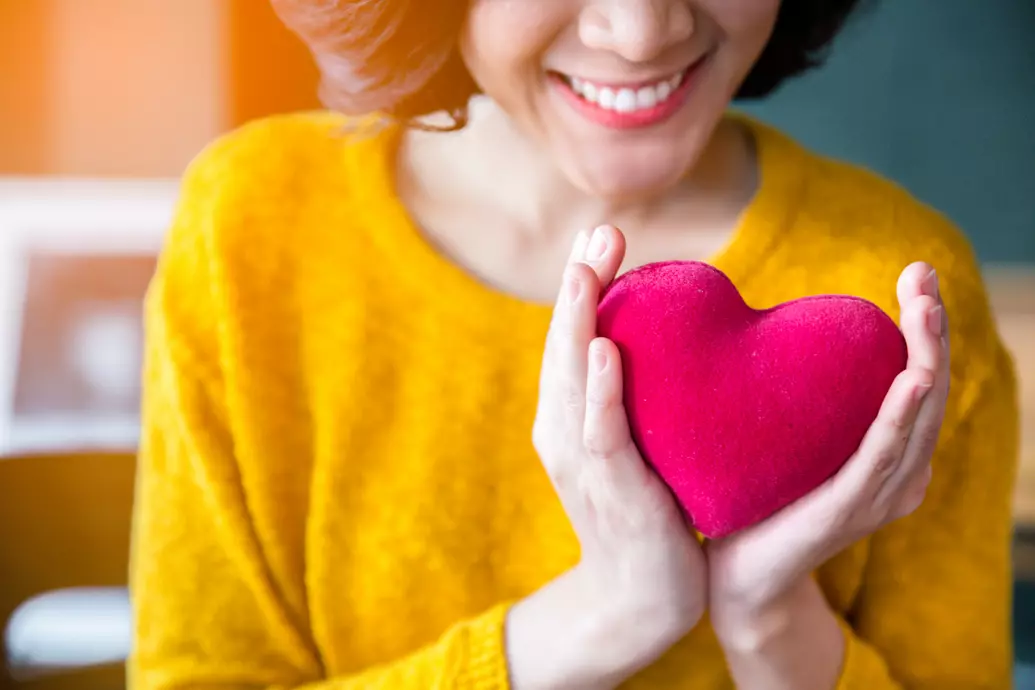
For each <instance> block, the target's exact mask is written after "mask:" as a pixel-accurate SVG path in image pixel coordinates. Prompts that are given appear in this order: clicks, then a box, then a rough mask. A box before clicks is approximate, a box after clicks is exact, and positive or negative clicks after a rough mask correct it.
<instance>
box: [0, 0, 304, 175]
mask: <svg viewBox="0 0 1035 690" xmlns="http://www.w3.org/2000/svg"><path fill="white" fill-rule="evenodd" d="M316 88H317V74H316V69H315V67H314V66H313V64H312V60H311V59H310V56H309V52H308V50H306V48H305V46H303V45H302V43H301V42H300V41H299V40H298V39H297V38H296V37H295V36H294V35H293V34H291V33H290V32H288V30H287V29H286V28H284V26H283V25H282V24H280V22H279V20H277V18H276V16H275V15H274V13H273V10H272V9H271V7H270V4H269V2H268V0H0V175H4V174H8V175H10V174H15V175H22V174H51V175H83V176H142V177H166V176H178V175H179V174H180V173H181V172H182V170H183V168H184V166H185V165H186V164H187V163H188V162H189V161H190V159H191V158H192V157H193V156H194V155H195V154H196V153H197V152H198V151H199V150H200V149H201V148H202V147H204V146H205V144H206V143H207V142H209V141H211V140H212V139H213V138H214V137H216V136H218V135H219V134H220V133H221V132H223V131H225V130H227V129H228V128H231V127H234V126H237V125H239V124H241V123H243V122H245V121H247V120H250V119H252V118H255V117H261V116H263V115H268V114H271V113H275V112H283V111H286V110H299V109H308V108H314V107H319V103H318V101H317V98H316Z"/></svg>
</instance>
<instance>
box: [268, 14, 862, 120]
mask: <svg viewBox="0 0 1035 690" xmlns="http://www.w3.org/2000/svg"><path fill="white" fill-rule="evenodd" d="M859 1H860V0H782V3H781V5H780V10H779V13H778V15H777V19H776V26H775V28H774V30H773V35H772V37H771V38H770V39H769V43H768V44H767V45H766V47H765V49H764V50H763V51H762V54H761V56H760V57H759V59H758V61H757V62H756V63H755V66H754V67H753V68H752V70H751V72H750V73H749V74H748V76H747V78H746V79H745V80H744V83H743V84H742V85H741V87H740V89H739V91H738V92H737V95H736V98H737V99H738V100H743V99H758V98H762V97H764V96H766V95H768V94H770V93H772V92H773V91H774V90H775V89H776V88H777V87H778V86H779V85H780V84H781V83H783V82H784V81H785V80H787V79H789V78H790V77H793V76H795V75H798V74H801V73H803V72H805V71H807V70H809V69H811V68H813V67H816V66H817V65H819V64H821V63H822V61H823V57H824V55H825V51H826V48H827V47H828V46H829V44H830V42H831V41H832V40H833V39H834V37H835V36H836V35H837V33H838V32H839V31H840V30H841V27H842V26H843V25H844V22H845V20H846V19H847V18H848V15H849V14H851V12H852V10H853V9H854V8H855V7H856V5H858V4H859ZM272 2H273V6H274V9H275V10H276V12H277V14H278V15H279V16H280V18H281V20H282V21H283V22H284V23H285V24H287V26H288V27H289V28H290V29H292V30H293V31H294V32H295V33H297V34H298V35H299V36H300V37H301V38H302V39H303V40H304V41H305V42H306V43H307V44H308V45H309V48H310V50H311V51H312V53H313V57H314V58H315V60H316V63H317V65H318V66H319V68H320V71H321V74H322V81H321V86H320V97H321V99H322V100H323V102H324V104H325V105H326V106H327V107H328V108H331V109H333V110H337V111H340V112H342V113H345V114H347V115H367V114H371V113H382V114H384V115H387V116H389V117H392V118H395V119H399V120H406V121H412V120H414V119H416V118H419V117H421V116H424V115H429V114H431V113H435V112H439V111H445V112H448V113H449V114H450V115H452V117H453V120H454V122H455V124H456V126H458V127H459V126H463V124H464V122H465V121H466V111H467V104H468V101H469V100H470V98H471V96H473V95H474V94H476V93H478V90H479V89H478V86H477V84H475V82H474V79H472V78H471V75H470V74H469V73H468V71H467V68H466V67H465V66H464V63H463V61H462V60H461V58H460V51H459V50H458V48H457V36H458V34H459V32H460V28H461V26H462V24H463V21H464V18H465V14H466V12H467V6H468V3H467V0H440V1H439V2H433V1H432V0H272ZM432 8H433V9H432Z"/></svg>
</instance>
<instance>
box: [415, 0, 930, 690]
mask: <svg viewBox="0 0 1035 690" xmlns="http://www.w3.org/2000/svg"><path fill="white" fill-rule="evenodd" d="M778 9H779V0H472V2H471V6H470V11H469V15H468V18H467V22H466V25H465V28H464V31H463V35H462V37H461V44H460V45H461V51H462V54H463V56H464V59H465V61H466V63H467V65H468V68H469V69H470V71H471V73H472V74H473V75H474V77H475V79H476V80H477V82H478V83H479V85H480V86H481V88H482V89H483V91H484V92H485V96H484V97H483V98H480V99H478V100H477V102H476V103H475V104H474V106H473V108H472V120H471V124H470V125H469V126H468V127H467V128H465V129H464V130H462V131H461V132H458V133H452V134H426V133H421V132H417V131H414V132H410V133H409V134H407V136H406V139H405V140H404V142H403V146H402V147H401V149H400V154H399V161H398V163H399V170H398V186H399V191H400V195H401V197H402V199H403V202H404V203H405V204H406V205H407V207H408V209H409V210H410V212H411V214H412V216H413V217H414V218H415V219H416V221H417V222H418V223H419V224H420V226H421V228H422V230H423V231H424V232H425V233H426V235H428V237H429V239H430V240H431V241H433V242H434V243H435V244H436V246H438V247H439V248H441V250H442V251H443V252H445V253H446V254H447V255H449V256H450V257H451V258H452V259H453V260H454V261H455V262H456V263H457V264H459V265H461V266H463V267H464V268H465V269H466V270H468V271H469V272H470V273H472V274H474V275H476V276H478V277H479V278H480V279H482V280H483V281H484V282H486V283H487V284H489V285H491V286H493V287H496V288H498V289H500V290H503V291H505V292H508V293H510V294H513V295H516V296H519V297H522V298H526V299H531V300H536V301H543V302H549V301H551V300H554V299H555V300H556V301H555V307H554V318H553V323H552V325H551V328H550V334H549V337H548V339H547V344H546V349H545V352H544V356H543V365H542V372H543V376H542V381H541V385H540V399H539V409H538V414H537V417H536V423H535V428H534V433H533V440H534V443H535V447H536V449H537V451H538V453H539V455H540V457H541V459H542V461H543V464H544V466H545V468H546V470H547V472H548V473H549V475H550V477H551V479H552V480H553V483H554V486H555V489H556V491H557V493H558V495H559V497H560V499H561V502H562V504H563V505H564V507H565V510H566V512H567V514H568V517H569V519H570V520H571V523H572V526H573V528H574V530H575V532H576V534H577V536H578V538H579V541H580V545H581V548H582V558H581V561H580V563H579V565H578V566H576V567H575V568H574V569H572V570H571V571H569V572H567V573H564V574H563V575H561V576H560V577H559V578H557V579H556V580H554V581H553V582H550V583H548V584H547V585H546V586H545V587H543V588H542V589H541V590H539V591H538V592H536V593H535V594H533V595H531V596H530V597H529V598H527V599H526V600H524V601H522V602H519V603H518V604H517V605H516V606H515V607H514V608H513V610H512V611H511V613H510V615H509V618H508V622H507V631H506V636H507V643H506V644H507V654H508V663H509V668H510V673H511V676H512V682H513V686H514V687H515V688H517V689H519V690H524V689H527V688H609V687H614V686H616V685H618V684H620V683H621V682H622V681H624V680H625V679H627V678H628V677H629V676H630V675H632V674H634V673H635V672H636V671H638V670H639V669H641V668H643V667H644V666H646V665H648V664H650V663H651V662H652V661H654V660H655V659H656V658H657V657H658V656H660V655H661V654H662V653H663V652H664V651H665V650H666V649H667V648H668V647H670V646H671V645H672V644H673V643H674V642H675V641H676V640H678V639H679V638H680V637H682V636H683V635H685V634H686V633H687V632H688V631H689V630H691V629H692V628H693V627H694V626H696V625H697V624H698V623H699V621H700V619H701V617H702V615H703V613H704V611H705V610H706V609H708V610H709V614H710V620H711V623H712V625H713V627H714V628H715V631H716V634H717V635H718V638H719V641H720V643H721V645H722V647H723V650H724V652H725V654H726V658H727V662H728V665H729V667H730V670H731V672H732V674H733V677H734V680H735V682H736V685H737V687H738V688H741V689H742V690H753V689H755V688H758V689H760V690H761V689H765V690H780V689H782V688H788V689H790V688H794V689H795V690H811V689H813V688H815V689H816V690H830V689H832V688H834V687H835V685H836V681H837V677H838V674H839V672H840V668H841V665H842V663H843V656H844V639H843V635H842V633H841V629H840V627H839V625H838V622H837V619H836V618H835V616H834V614H833V613H832V612H831V611H830V609H829V608H828V606H827V604H826V602H825V600H824V598H823V596H822V593H821V592H820V590H819V588H818V586H817V585H816V584H815V583H814V582H813V580H812V579H811V578H810V573H811V572H813V571H814V570H815V569H816V568H817V567H818V566H819V565H821V564H822V563H823V562H824V561H825V560H827V559H829V558H830V557H831V556H832V555H834V554H835V553H837V552H838V551H839V550H841V549H843V548H844V547H845V546H847V545H849V544H851V543H853V542H854V541H857V540H859V539H861V538H864V537H866V536H868V535H869V534H872V533H873V532H874V531H876V530H878V529H880V528H881V527H883V526H885V525H887V524H888V523H889V522H891V521H893V520H896V519H898V518H901V517H903V516H905V515H908V514H910V513H911V512H912V511H914V510H915V509H916V508H917V507H918V506H919V505H920V503H921V501H922V500H923V497H924V493H925V491H926V487H927V484H928V482H929V480H930V458H931V455H932V453H933V451H934V445H935V441H936V439H937V436H938V431H939V428H940V425H941V420H942V417H943V414H944V407H945V400H946V397H947V394H948V380H949V377H948V364H949V349H948V341H947V339H946V338H945V334H946V333H947V323H946V315H945V310H944V307H943V306H942V304H941V300H940V296H939V293H938V289H937V277H936V276H935V274H934V272H933V270H932V269H931V268H930V266H927V265H926V264H914V265H912V266H910V267H908V268H907V269H906V270H905V271H904V272H903V273H902V276H901V278H900V280H899V284H898V297H899V301H900V304H901V307H902V328H903V332H904V333H905V336H906V341H907V345H908V349H909V364H908V367H907V369H906V371H905V372H903V373H902V374H901V375H900V376H899V378H898V379H897V380H896V382H895V384H894V385H893V386H892V388H891V390H890V392H889V393H888V396H887V399H886V401H885V403H884V407H883V409H882V411H881V413H880V415H879V417H878V419H877V420H876V421H875V423H874V425H873V427H872V428H871V429H870V432H869V434H868V435H867V436H866V439H865V440H864V442H863V443H862V445H861V446H860V448H859V450H858V452H857V453H856V455H855V456H854V457H853V458H852V459H851V460H849V462H848V463H847V464H846V465H845V466H844V468H843V469H842V470H841V471H840V472H839V473H838V474H837V475H836V476H834V477H833V478H832V479H831V480H830V481H828V482H827V483H826V484H824V485H823V486H821V487H820V488H819V489H817V490H816V491H814V492H813V493H812V494H810V495H808V496H806V497H805V498H804V499H802V500H801V501H799V502H797V503H795V504H793V505H792V506H790V507H788V508H786V509H785V510H783V511H781V512H780V513H778V514H777V515H776V516H774V517H772V518H771V519H769V520H767V521H765V522H764V523H762V524H760V525H758V526H756V527H753V528H749V529H747V530H745V531H743V532H741V533H738V534H736V535H734V536H732V537H730V538H728V539H725V540H722V541H718V542H710V543H708V545H707V547H701V546H700V545H699V543H698V542H697V540H696V539H695V538H694V537H693V535H692V534H691V533H690V532H689V531H688V530H687V528H686V526H685V524H684V522H683V520H682V518H681V516H680V515H679V511H678V510H677V509H676V506H675V505H674V503H673V500H672V498H671V496H670V494H669V493H668V491H667V490H666V489H665V487H664V486H663V485H662V483H661V482H660V480H659V479H658V478H657V477H656V476H655V475H654V474H653V473H651V472H650V470H649V469H648V468H647V466H646V465H645V463H644V462H643V459H642V458H641V457H640V455H639V454H638V452H637V450H636V448H635V445H634V444H633V442H632V440H631V438H630V436H629V431H628V423H627V420H626V416H625V411H624V408H623V406H622V403H621V399H622V398H621V395H622V394H621V385H622V376H621V366H622V365H621V361H620V358H619V354H618V351H617V349H616V348H615V346H614V344H613V343H610V342H609V341H607V340H606V339H601V338H596V337H595V328H596V324H595V315H596V305H597V301H598V297H599V294H600V291H601V289H603V287H605V286H606V285H607V284H608V283H610V282H611V281H612V280H613V279H614V278H615V276H616V274H617V273H618V271H619V267H620V266H622V265H625V266H637V265H641V264H644V263H647V262H650V261H660V260H667V259H672V258H684V259H693V258H707V257H708V256H710V255H711V254H712V253H714V252H715V251H716V250H718V249H719V248H721V246H722V245H723V244H724V243H725V241H726V240H727V239H728V237H729V235H730V234H731V232H732V231H733V229H734V227H735V226H736V223H737V219H738V217H739V216H740V213H741V212H742V211H743V209H744V207H745V205H746V204H747V203H749V201H750V199H751V197H752V195H753V194H754V192H755V189H756V187H757V166H756V163H755V160H754V157H753V146H752V142H751V140H750V136H749V135H748V134H747V133H746V132H745V131H743V130H741V129H739V128H738V127H737V126H735V125H732V124H730V123H729V121H724V120H723V119H722V115H723V113H724V111H725V109H726V108H727V106H728V104H729V100H730V98H731V97H732V95H733V94H734V93H735V92H736V90H737V87H738V86H739V84H740V82H741V81H742V80H743V78H744V77H745V75H746V74H747V73H748V71H749V70H750V68H751V66H752V65H753V63H754V61H755V60H756V59H757V57H758V55H759V54H760V52H761V51H762V49H763V47H764V46H765V44H766V42H767V40H768V38H769V36H770V34H771V32H772V28H773V24H774V22H775V18H776V13H777V11H778ZM702 56H707V57H708V62H707V63H706V67H705V68H704V69H703V70H702V71H701V72H700V74H699V75H698V77H697V78H698V82H697V83H696V85H695V86H694V90H693V92H692V94H691V96H690V99H689V100H688V102H687V104H686V105H685V106H684V107H683V109H682V110H681V111H680V112H679V113H677V114H676V115H675V116H674V117H673V118H671V119H670V120H668V121H667V122H665V123H663V124H661V125H657V126H654V127H651V128H648V129H642V130H623V131H617V130H611V129H607V128H605V127H602V126H600V125H597V124H595V123H591V122H589V121H588V120H585V119H583V118H582V117H581V116H579V115H577V114H576V113H575V112H574V111H573V110H572V109H571V108H570V106H569V105H568V104H567V103H565V102H564V101H563V100H562V99H560V98H558V96H557V94H556V93H555V92H554V90H553V89H552V87H551V85H550V80H549V78H548V74H549V71H559V72H563V73H566V74H568V75H571V76H577V77H583V78H590V79H594V80H597V81H602V82H620V83H621V82H637V81H644V80H653V79H655V78H664V77H666V76H668V75H670V74H672V73H675V72H678V71H680V70H681V69H682V68H683V67H685V66H686V65H689V64H691V63H692V62H693V61H695V60H696V59H698V58H700V57H702ZM604 223H607V224H608V225H602V224H604ZM597 226H601V227H597ZM615 226H619V227H622V228H623V230H622V231H619V230H618V229H617V228H616V227H615ZM593 227H597V229H596V231H595V232H594V233H593V234H592V238H591V237H590V234H589V233H586V232H584V229H585V228H593ZM573 237H574V240H573ZM627 238H628V243H627ZM559 276H560V277H562V278H559ZM644 581H650V582H652V587H650V588H644V587H642V585H641V583H642V582H644ZM687 673H688V675H691V676H692V674H693V669H688V670H687Z"/></svg>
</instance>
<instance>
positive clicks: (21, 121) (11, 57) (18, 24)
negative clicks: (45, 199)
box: [0, 0, 50, 174]
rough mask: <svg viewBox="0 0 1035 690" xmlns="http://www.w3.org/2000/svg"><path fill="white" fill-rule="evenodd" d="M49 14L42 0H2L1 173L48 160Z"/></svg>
mask: <svg viewBox="0 0 1035 690" xmlns="http://www.w3.org/2000/svg"><path fill="white" fill-rule="evenodd" d="M48 19H49V6H48V3H46V2H43V1H42V0H0V174H24V173H31V172H37V171H39V170H41V169H42V168H44V167H45V165H46V163H45V161H46V158H47V148H48V147H47V144H48V137H47V132H48V130H49V127H50V122H49V114H50V105H49V103H48V93H47V88H46V86H47V84H48V83H49V79H48V75H47V71H48V67H49V65H48V58H49V55H48V53H47V49H46V40H45V38H46V32H47V27H48V25H49V22H48Z"/></svg>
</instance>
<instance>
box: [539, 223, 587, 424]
mask: <svg viewBox="0 0 1035 690" xmlns="http://www.w3.org/2000/svg"><path fill="white" fill-rule="evenodd" d="M588 243H589V235H588V234H587V233H585V232H581V231H580V232H579V233H578V234H577V235H576V236H575V240H574V241H573V242H572V248H571V252H570V253H569V255H568V260H567V261H566V262H565V264H564V274H563V276H562V279H561V289H560V290H558V292H557V300H556V302H555V303H554V308H553V314H552V316H551V319H550V327H549V330H548V331H547V333H546V344H545V348H544V351H543V362H542V366H541V368H540V370H539V411H540V412H545V409H544V404H552V403H553V402H555V401H556V400H557V399H558V396H557V394H556V393H557V391H556V390H555V389H556V386H555V384H556V383H557V382H558V381H557V371H558V370H559V368H560V361H559V360H560V351H561V350H562V349H563V342H564V339H565V337H566V336H565V334H566V333H568V332H569V331H570V330H571V325H570V322H571V315H572V311H571V309H570V308H569V306H568V304H569V302H570V300H571V293H572V291H573V290H574V289H575V288H574V286H572V285H571V284H570V282H569V279H570V275H569V273H568V272H569V270H570V269H571V267H572V266H574V265H575V264H576V263H577V262H579V261H583V260H584V259H585V255H586V246H587V244H588ZM538 419H539V416H537V420H538Z"/></svg>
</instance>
